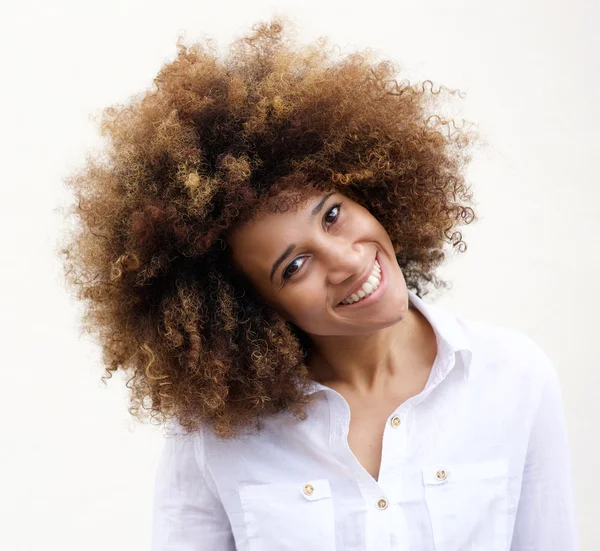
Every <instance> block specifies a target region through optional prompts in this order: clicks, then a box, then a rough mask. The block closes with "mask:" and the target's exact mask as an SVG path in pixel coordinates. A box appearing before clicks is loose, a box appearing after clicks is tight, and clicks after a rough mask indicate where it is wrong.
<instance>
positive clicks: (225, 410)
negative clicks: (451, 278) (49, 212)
mask: <svg viewBox="0 0 600 551" xmlns="http://www.w3.org/2000/svg"><path fill="white" fill-rule="evenodd" d="M287 24H288V23H287V22H286V21H285V20H284V18H282V17H280V16H277V17H273V18H272V19H271V20H270V21H266V22H265V21H261V22H259V23H256V24H255V25H254V26H253V27H252V31H251V32H248V34H246V35H244V36H242V37H240V38H237V39H236V40H234V41H233V43H232V45H231V46H230V49H229V51H228V52H227V55H226V56H220V55H219V54H218V52H217V51H216V50H215V49H214V47H212V46H211V45H210V42H209V41H208V40H205V41H204V43H201V42H195V43H193V44H192V45H190V46H186V45H184V44H183V43H182V39H181V37H179V39H178V41H177V50H178V52H177V55H176V58H175V59H174V60H173V61H169V62H168V63H165V64H164V65H163V66H162V67H161V68H160V70H159V72H158V74H157V76H156V78H155V79H154V81H153V82H154V85H155V86H154V88H153V89H151V90H148V91H145V92H144V93H143V94H138V95H134V96H133V97H131V98H129V101H128V102H127V103H126V104H118V105H116V106H110V107H107V108H105V109H104V110H103V111H102V117H101V121H100V124H99V127H100V134H101V135H102V136H105V137H107V138H108V139H107V140H105V145H104V146H103V149H102V154H101V155H95V156H94V155H91V154H87V155H86V159H85V162H84V163H82V165H81V166H80V167H78V168H77V169H74V170H71V171H69V172H68V173H67V174H66V175H65V176H64V182H65V184H66V185H67V186H68V187H70V188H71V189H72V190H73V193H74V197H75V199H76V200H75V201H74V202H73V204H72V205H70V209H69V210H68V215H69V216H73V217H75V224H74V225H73V226H72V227H71V228H70V229H69V230H67V231H65V234H64V235H63V236H61V238H60V242H59V248H60V251H59V252H60V255H61V258H62V259H63V265H64V271H65V280H66V285H67V289H68V290H69V291H72V292H74V294H75V295H76V297H77V299H78V300H80V301H81V302H82V304H83V305H84V306H85V308H84V312H83V315H82V319H81V324H82V327H83V329H84V330H86V331H87V332H88V333H90V334H92V335H93V336H94V337H95V339H96V340H97V342H98V343H99V344H100V346H101V350H102V362H103V366H104V373H103V375H102V381H103V382H104V383H106V378H111V377H112V373H113V372H116V371H117V370H123V372H125V373H126V374H127V377H128V380H127V387H128V389H129V390H130V403H129V413H130V414H132V415H133V416H135V417H136V418H137V419H138V420H140V421H142V420H144V419H148V418H150V420H151V421H152V420H154V421H157V422H158V423H165V422H166V421H168V420H169V419H171V418H176V420H177V421H178V422H179V424H180V425H181V426H182V427H183V428H184V429H186V430H187V431H191V432H193V431H195V430H198V428H199V427H200V425H201V424H202V425H206V426H208V427H209V428H211V429H212V430H213V431H214V432H215V433H216V434H217V435H219V436H220V437H222V438H230V437H233V436H235V435H237V434H239V432H240V431H241V429H243V428H249V427H251V426H254V427H260V419H261V417H262V416H263V415H271V414H274V413H278V412H289V413H291V414H292V415H294V416H295V417H296V418H297V419H304V418H306V406H307V405H308V404H309V402H310V399H311V397H310V396H308V395H305V390H306V389H307V388H308V385H309V384H310V383H311V379H310V377H309V371H308V368H307V366H306V365H305V360H306V358H307V355H308V354H309V353H310V347H311V343H310V340H309V339H308V338H307V335H304V334H302V331H300V330H299V329H298V328H296V327H294V326H293V325H291V324H290V323H288V322H286V321H284V320H283V319H282V318H281V317H280V316H279V315H278V314H277V313H276V312H274V311H273V309H271V308H269V307H267V306H266V305H265V304H264V303H263V302H262V301H261V300H260V298H259V297H258V296H257V294H256V293H255V292H254V291H253V289H252V287H251V286H250V285H249V284H248V282H247V281H246V280H245V279H244V278H243V276H242V275H241V274H239V273H237V272H236V271H234V270H233V269H232V266H231V263H230V256H229V251H228V248H227V246H226V243H225V237H226V236H227V234H228V232H229V231H231V229H232V228H234V227H236V226H237V225H238V224H241V223H244V222H245V221H247V220H250V219H252V217H253V216H257V215H258V214H259V213H260V212H263V211H264V210H265V209H266V210H268V211H269V212H274V211H276V210H281V209H287V208H290V206H291V207H293V206H294V204H292V199H291V198H293V201H295V202H296V203H295V204H297V203H299V202H300V201H302V199H303V197H304V196H305V195H306V193H307V190H309V189H311V190H314V189H315V188H316V189H321V188H323V189H325V188H327V189H333V190H336V191H338V192H339V193H342V194H344V195H346V196H348V197H350V198H352V199H353V200H354V201H356V202H358V203H360V204H361V205H363V206H364V207H365V208H367V209H368V210H369V211H370V212H371V213H372V214H373V216H375V217H376V218H377V219H378V220H379V222H380V223H381V224H382V225H383V227H384V228H385V229H386V231H387V232H388V234H389V236H390V238H391V241H392V243H393V244H394V250H395V253H396V258H397V261H398V263H399V265H400V267H401V269H402V271H403V273H404V276H405V280H406V282H407V286H408V287H409V288H411V289H413V290H414V291H415V292H416V293H417V295H418V296H423V294H427V287H428V286H430V285H435V286H436V287H440V286H443V287H446V286H447V284H446V283H445V282H443V281H441V280H439V279H438V278H437V277H436V275H435V273H434V272H435V269H436V267H438V266H439V265H440V264H441V263H442V261H443V260H444V258H445V255H446V253H445V252H444V250H443V248H444V243H451V245H452V249H457V250H458V251H459V252H463V251H464V250H466V245H465V243H464V241H463V240H462V235H461V233H460V232H458V231H455V229H456V227H457V226H458V225H461V224H468V223H470V222H472V221H473V220H475V219H476V216H475V213H474V211H473V209H472V208H471V207H470V206H469V205H470V204H472V203H471V200H472V194H471V192H470V190H469V187H468V186H467V185H466V183H465V178H464V174H463V173H464V170H463V169H464V167H465V165H466V164H467V163H468V162H469V161H470V158H471V157H470V155H469V154H467V151H468V149H469V148H468V146H470V145H472V144H473V143H474V138H475V137H476V136H477V134H476V133H475V132H472V131H470V130H467V129H465V125H464V121H463V125H462V126H461V127H457V126H456V125H455V124H454V121H453V120H446V119H445V118H444V117H443V116H442V115H440V114H434V112H433V111H434V108H435V107H436V105H437V102H438V101H439V97H437V96H440V93H441V92H442V90H443V91H445V92H446V93H449V94H450V95H455V94H456V91H455V90H448V89H446V88H444V87H441V86H440V87H439V88H438V90H434V88H433V85H432V83H431V81H425V82H422V83H420V84H413V85H411V84H410V82H408V81H402V82H399V81H398V80H397V79H395V78H394V76H395V75H396V73H397V71H398V68H397V66H396V65H395V64H394V63H392V62H390V61H381V60H378V59H376V56H375V55H374V54H373V52H372V51H371V50H370V49H367V50H364V51H361V52H359V53H351V54H348V55H345V56H340V57H339V58H338V59H334V56H333V53H332V51H333V50H332V49H331V48H329V46H328V40H327V39H326V38H319V39H317V40H316V41H315V42H313V43H311V44H308V45H302V46H300V45H298V44H296V43H295V42H294V41H292V40H291V39H290V38H289V37H288V36H287V35H286V33H284V27H285V26H286V25H287ZM459 96H460V97H462V96H461V95H460V93H459ZM471 126H472V125H471ZM290 190H292V191H293V192H294V193H281V192H282V191H290ZM284 197H285V198H284Z"/></svg>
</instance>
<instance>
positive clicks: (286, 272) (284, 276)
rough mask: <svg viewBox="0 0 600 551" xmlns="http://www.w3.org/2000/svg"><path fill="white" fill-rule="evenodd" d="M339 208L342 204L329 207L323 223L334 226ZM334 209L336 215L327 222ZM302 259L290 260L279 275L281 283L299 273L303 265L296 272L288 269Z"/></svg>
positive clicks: (300, 257)
mask: <svg viewBox="0 0 600 551" xmlns="http://www.w3.org/2000/svg"><path fill="white" fill-rule="evenodd" d="M341 207H342V203H336V204H335V205H332V207H331V208H330V209H329V210H328V211H327V213H326V214H325V218H324V220H325V221H326V222H327V223H328V224H334V223H335V222H336V221H337V219H338V218H339V216H340V210H341ZM336 209H337V213H336V214H335V216H334V217H333V220H329V215H330V214H331V213H332V212H334V211H335V210H336ZM302 258H303V257H302V256H299V257H297V258H294V260H292V261H291V262H290V263H289V264H288V265H287V267H286V269H285V270H284V271H283V274H282V275H281V277H282V279H283V282H284V283H285V282H286V280H288V279H290V277H292V276H293V275H294V274H296V273H298V272H299V271H300V270H301V269H302V266H303V265H304V264H301V265H300V268H298V269H297V270H290V268H291V267H292V266H294V264H296V262H297V261H298V260H302Z"/></svg>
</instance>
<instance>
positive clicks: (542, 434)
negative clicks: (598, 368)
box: [152, 290, 579, 551]
mask: <svg viewBox="0 0 600 551" xmlns="http://www.w3.org/2000/svg"><path fill="white" fill-rule="evenodd" d="M409 300H410V301H411V303H412V304H414V305H415V307H416V308H417V309H418V310H420V311H421V312H422V313H423V314H424V315H425V317H426V318H427V319H428V320H429V322H430V323H431V325H432V327H433V329H434V331H435V334H436V339H437V344H438V353H437V357H436V359H435V362H434V364H433V367H432V370H431V373H430V376H429V380H428V381H427V384H426V386H425V388H424V389H423V390H422V391H421V392H420V393H419V394H418V395H416V396H413V397H412V398H410V399H409V400H407V401H405V402H404V403H403V404H401V405H399V406H398V407H397V408H396V409H395V410H394V411H393V412H391V413H390V416H389V418H388V421H387V423H386V426H385V431H384V434H383V451H382V457H381V466H380V472H379V477H378V480H375V479H374V478H373V477H372V476H371V475H369V473H368V472H367V471H366V470H365V469H364V467H363V466H362V465H361V464H360V463H359V461H358V460H357V459H356V457H355V456H354V454H353V453H352V451H351V449H350V447H349V446H348V443H347V434H348V427H349V422H350V408H349V406H348V404H347V402H346V401H345V399H344V398H343V397H342V395H341V394H339V393H338V392H336V391H335V390H333V389H331V388H329V387H326V386H323V385H321V384H319V383H316V382H315V383H314V384H313V386H312V389H311V392H318V393H319V395H318V396H317V398H318V400H317V402H316V403H315V404H314V406H312V407H311V408H310V409H309V410H308V411H309V416H308V418H307V419H306V420H304V421H297V420H296V419H294V418H293V417H292V415H291V414H288V413H282V414H277V415H275V416H272V417H269V418H267V419H265V422H264V428H263V429H262V430H261V431H260V432H259V433H258V434H255V435H252V436H244V437H242V438H240V439H236V440H224V439H219V438H218V437H216V436H215V435H214V434H213V433H212V432H210V431H208V430H206V429H205V430H204V431H202V432H199V433H194V434H192V435H185V434H184V433H183V429H181V428H180V427H179V426H178V425H177V424H176V423H174V422H172V423H171V426H172V427H174V428H175V431H174V436H169V437H168V438H167V439H166V441H165V446H164V451H163V453H162V456H161V459H160V463H159V467H158V470H157V473H156V479H155V490H154V509H153V510H154V513H153V526H152V550H153V551H232V550H238V551H287V550H289V551H292V550H294V551H307V550H315V551H334V550H336V551H359V550H360V551H363V550H368V551H505V550H506V551H574V550H578V549H579V540H578V533H577V524H576V517H575V509H574V500H573V491H572V480H571V461H570V451H569V443H568V436H567V431H566V424H565V417H564V411H563V402H562V394H561V388H560V384H559V379H558V376H557V373H556V371H555V369H554V367H553V365H552V363H551V362H550V360H549V359H548V357H547V356H546V355H545V354H544V352H543V351H542V350H541V349H540V347H539V346H538V345H537V344H535V343H534V341H532V340H531V339H530V338H529V337H528V336H526V335H525V334H523V333H520V332H518V331H515V330H512V329H508V328H503V327H500V326H496V325H492V324H488V323H482V322H476V321H472V320H467V319H463V318H459V317H457V316H454V315H451V314H449V313H447V312H446V311H445V310H443V309H442V308H440V307H437V306H434V305H431V304H426V303H425V302H424V301H423V300H422V299H420V298H419V297H418V296H417V295H416V294H415V293H414V292H412V291H410V290H409ZM177 427H179V428H177Z"/></svg>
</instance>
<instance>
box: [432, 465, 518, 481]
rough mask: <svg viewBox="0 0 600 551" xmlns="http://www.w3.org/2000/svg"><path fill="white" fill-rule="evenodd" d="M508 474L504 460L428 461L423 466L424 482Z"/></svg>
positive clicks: (473, 478) (494, 476) (480, 478)
mask: <svg viewBox="0 0 600 551" xmlns="http://www.w3.org/2000/svg"><path fill="white" fill-rule="evenodd" d="M507 474H508V464H507V462H506V461H505V460H502V459H497V460H492V461H479V462H477V463H460V464H456V463H447V464H444V463H438V464H433V463H429V464H427V465H424V466H423V483H424V484H446V483H448V482H452V481H454V480H456V481H459V480H484V479H486V478H496V477H504V476H506V475H507Z"/></svg>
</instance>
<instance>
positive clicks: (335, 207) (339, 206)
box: [325, 203, 342, 224]
mask: <svg viewBox="0 0 600 551" xmlns="http://www.w3.org/2000/svg"><path fill="white" fill-rule="evenodd" d="M341 206H342V203H336V204H335V205H333V206H332V207H331V208H330V209H329V210H328V211H327V214H326V215H325V220H326V221H327V219H328V218H329V215H330V214H331V213H332V212H333V211H334V210H336V209H337V214H336V215H335V218H334V219H333V220H331V221H329V223H330V224H333V222H335V221H336V220H337V219H338V216H339V215H340V210H341Z"/></svg>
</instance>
